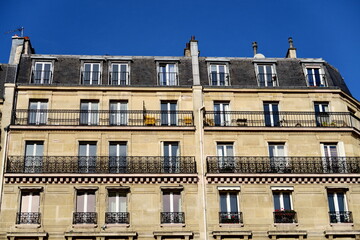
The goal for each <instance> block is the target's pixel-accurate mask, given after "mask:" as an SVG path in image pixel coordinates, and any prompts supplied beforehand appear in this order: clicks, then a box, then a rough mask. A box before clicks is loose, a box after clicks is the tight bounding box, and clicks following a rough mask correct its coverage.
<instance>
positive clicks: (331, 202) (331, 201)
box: [328, 193, 335, 212]
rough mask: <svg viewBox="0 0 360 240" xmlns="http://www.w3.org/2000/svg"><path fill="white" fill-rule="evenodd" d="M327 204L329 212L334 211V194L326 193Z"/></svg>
mask: <svg viewBox="0 0 360 240" xmlns="http://www.w3.org/2000/svg"><path fill="white" fill-rule="evenodd" d="M328 203H329V210H330V212H334V211H335V203H334V193H328Z"/></svg>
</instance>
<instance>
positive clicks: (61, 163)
mask: <svg viewBox="0 0 360 240" xmlns="http://www.w3.org/2000/svg"><path fill="white" fill-rule="evenodd" d="M6 172H7V173H30V174H33V173H84V174H89V173H99V174H109V173H110V174H138V173H148V174H161V173H164V174H191V173H196V162H195V157H192V156H181V157H162V156H127V157H108V156H97V157H95V156H93V157H79V156H43V157H26V156H9V157H8V162H7V170H6Z"/></svg>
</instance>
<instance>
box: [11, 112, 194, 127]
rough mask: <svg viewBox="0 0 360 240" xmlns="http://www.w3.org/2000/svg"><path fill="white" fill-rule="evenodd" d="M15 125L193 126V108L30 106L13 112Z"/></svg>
mask: <svg viewBox="0 0 360 240" xmlns="http://www.w3.org/2000/svg"><path fill="white" fill-rule="evenodd" d="M12 123H13V124H15V125H47V126H163V127H164V126H177V127H189V126H190V127H192V126H194V118H193V114H192V111H157V110H146V111H144V110H126V111H125V110H119V111H107V110H98V111H96V110H89V111H83V110H47V109H45V110H43V109H41V110H29V109H18V110H15V111H14V112H13V122H12Z"/></svg>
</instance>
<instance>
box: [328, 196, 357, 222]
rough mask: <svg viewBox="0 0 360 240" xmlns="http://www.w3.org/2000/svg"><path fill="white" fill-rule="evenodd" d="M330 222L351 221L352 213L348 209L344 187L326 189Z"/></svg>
mask: <svg viewBox="0 0 360 240" xmlns="http://www.w3.org/2000/svg"><path fill="white" fill-rule="evenodd" d="M327 195H328V203H329V217H330V223H352V222H353V221H352V213H351V212H349V211H348V206H347V202H346V192H345V189H329V191H328V194H327Z"/></svg>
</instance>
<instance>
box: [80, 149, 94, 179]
mask: <svg viewBox="0 0 360 240" xmlns="http://www.w3.org/2000/svg"><path fill="white" fill-rule="evenodd" d="M95 171H96V142H80V143H79V172H80V173H94V172H95Z"/></svg>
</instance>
